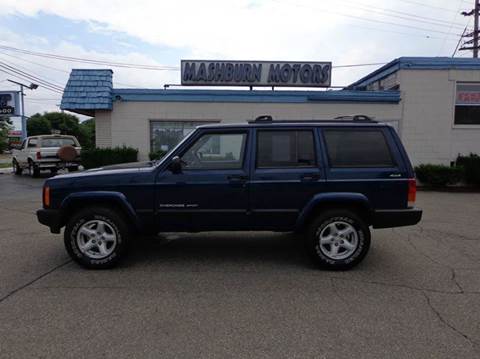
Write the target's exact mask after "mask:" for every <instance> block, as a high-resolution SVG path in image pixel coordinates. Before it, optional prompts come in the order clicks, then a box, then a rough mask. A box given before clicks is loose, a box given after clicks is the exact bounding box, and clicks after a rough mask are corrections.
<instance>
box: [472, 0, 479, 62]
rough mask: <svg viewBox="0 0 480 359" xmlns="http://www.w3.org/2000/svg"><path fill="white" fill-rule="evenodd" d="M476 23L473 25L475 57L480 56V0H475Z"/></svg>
mask: <svg viewBox="0 0 480 359" xmlns="http://www.w3.org/2000/svg"><path fill="white" fill-rule="evenodd" d="M474 11H475V15H474V16H475V24H474V25H473V57H474V58H476V59H477V58H478V37H479V36H480V33H479V32H478V15H479V13H480V2H479V0H475V8H474Z"/></svg>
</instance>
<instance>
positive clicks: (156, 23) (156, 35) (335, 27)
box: [0, 0, 463, 114]
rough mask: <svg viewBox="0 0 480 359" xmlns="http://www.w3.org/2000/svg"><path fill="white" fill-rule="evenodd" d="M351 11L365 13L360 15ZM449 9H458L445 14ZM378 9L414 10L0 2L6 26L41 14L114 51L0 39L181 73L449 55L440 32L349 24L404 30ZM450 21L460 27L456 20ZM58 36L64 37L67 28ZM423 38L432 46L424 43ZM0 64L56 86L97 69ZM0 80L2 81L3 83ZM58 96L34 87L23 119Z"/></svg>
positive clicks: (270, 3)
mask: <svg viewBox="0 0 480 359" xmlns="http://www.w3.org/2000/svg"><path fill="white" fill-rule="evenodd" d="M355 4H356V5H355ZM358 4H364V5H365V4H367V5H368V6H367V7H365V6H363V7H362V6H360V7H359V6H358ZM449 5H451V6H457V4H453V5H452V4H445V5H442V6H443V7H448V6H449ZM379 8H388V9H390V10H392V9H393V10H396V11H397V10H398V11H408V12H411V13H416V12H417V10H418V8H416V7H412V6H411V5H408V4H407V3H405V2H400V1H393V0H392V1H384V0H382V1H381V0H364V1H358V0H352V1H350V0H349V1H329V0H325V1H318V0H303V1H300V0H265V1H252V0H236V1H226V0H210V1H194V0H190V1H187V0H176V1H160V0H157V1H147V0H137V1H120V0H102V1H98V0H96V1H93V0H87V1H85V0H69V1H65V0H35V1H32V0H2V14H3V18H6V17H10V18H11V17H12V16H28V17H32V18H38V19H40V20H41V19H42V14H49V15H53V16H58V17H62V18H64V19H68V20H70V21H74V22H81V23H85V24H88V26H87V28H88V31H90V32H92V33H94V34H98V35H99V36H101V35H102V36H105V35H106V36H107V37H108V36H111V43H110V46H109V47H108V48H101V47H99V46H98V44H95V43H94V41H92V43H91V45H90V44H85V43H81V44H80V42H79V40H78V39H81V38H82V34H81V33H79V34H68V35H65V36H64V38H63V40H61V41H54V42H53V41H52V40H51V38H49V37H48V36H44V37H42V36H35V35H34V34H31V33H29V34H25V33H21V32H16V31H14V30H11V28H12V27H10V28H8V29H7V28H2V27H0V40H1V41H2V43H3V44H5V43H8V44H10V46H15V47H19V48H26V49H30V50H36V51H41V52H49V53H57V54H62V55H67V56H74V57H85V58H95V59H101V60H107V61H117V62H129V63H142V64H152V65H162V64H168V65H179V60H180V57H183V58H187V57H189V58H207V59H239V60H242V59H245V60H248V59H250V60H293V61H299V60H306V61H332V62H333V64H334V65H339V64H355V63H370V62H388V61H390V60H392V59H393V58H395V57H398V56H405V55H427V56H429V55H430V56H431V55H432V54H433V55H436V54H437V53H438V52H439V51H441V46H442V43H443V38H444V37H445V36H446V37H447V43H446V45H445V46H444V47H445V49H444V50H442V51H443V52H442V54H444V55H450V54H451V48H453V47H454V45H455V40H456V38H455V36H453V35H450V36H447V35H444V34H439V33H436V32H434V30H437V31H445V32H447V31H449V27H448V26H447V25H445V26H443V27H438V26H433V25H428V24H422V23H410V24H411V25H414V26H418V27H422V28H426V29H430V30H432V31H430V30H428V31H421V30H416V29H408V28H399V27H395V26H389V25H385V24H384V25H382V24H379V23H369V22H365V21H360V20H355V19H352V18H351V17H348V16H358V17H366V18H370V19H373V20H380V21H391V22H396V23H399V22H403V23H406V21H404V20H399V19H395V18H388V19H386V18H384V17H382V16H380V15H379V14H378V13H376V12H375V11H373V10H375V9H379ZM369 9H372V11H369ZM423 9H425V8H423ZM453 10H454V11H456V10H457V9H456V8H455V9H453ZM338 14H346V15H347V16H340V15H338ZM424 15H425V14H424ZM426 15H428V16H430V17H435V18H438V19H440V20H442V19H443V20H445V21H451V20H453V19H454V17H453V15H454V12H451V11H447V10H438V9H437V10H435V9H431V8H429V13H428V14H426ZM18 21H21V19H19V20H18ZM456 21H457V22H460V21H463V19H460V18H459V17H457V18H456ZM47 25H48V24H44V26H47ZM13 28H14V27H13ZM56 31H58V32H59V33H62V31H64V29H62V28H59V29H56ZM456 31H457V30H456V28H453V29H452V30H451V32H452V34H455V32H456ZM426 35H430V36H431V38H430V39H427V38H426ZM83 38H85V37H83ZM136 42H138V43H142V44H150V45H149V46H150V49H148V50H144V47H141V46H140V47H139V46H136ZM155 48H167V49H169V50H168V53H169V56H168V58H167V56H166V55H165V54H164V53H162V52H161V51H155V50H154V49H155ZM120 50H121V51H120ZM12 55H14V54H13V53H12ZM17 55H18V54H17ZM0 58H3V59H4V60H10V61H14V62H16V64H18V65H23V66H25V67H27V68H30V69H31V71H32V72H34V73H37V74H41V75H42V76H43V77H48V78H50V79H52V80H54V81H56V82H60V83H63V84H64V83H66V80H67V79H68V72H69V71H70V69H71V68H91V67H96V68H101V67H102V66H92V65H88V64H77V63H67V62H62V61H57V60H50V59H48V60H47V59H44V58H37V57H24V56H22V58H24V59H25V60H29V61H33V62H36V63H37V64H39V65H35V64H31V63H25V62H23V61H22V60H15V59H11V58H8V57H6V56H5V55H2V54H0ZM45 66H49V67H53V68H55V70H53V69H49V68H46V67H45ZM374 69H375V67H373V68H372V67H365V68H346V69H335V70H334V72H333V78H332V80H333V84H334V85H347V84H349V83H351V82H353V81H354V80H356V79H358V78H359V77H361V76H363V75H365V74H366V73H368V72H370V71H372V70H374ZM4 78H5V76H4V74H2V77H0V80H2V79H4ZM178 82H179V73H178V72H167V71H141V70H136V69H120V68H116V69H115V68H114V83H115V86H116V87H128V86H133V87H152V88H160V87H161V86H163V84H165V83H178ZM3 84H4V83H2V85H3ZM56 97H58V98H59V97H60V95H58V94H53V93H50V92H48V91H47V90H45V89H42V88H41V87H40V88H39V89H38V90H36V91H35V92H32V93H31V94H29V96H28V97H27V109H28V113H29V114H32V113H34V112H37V111H45V110H54V109H57V107H56V106H55V103H56V102H55V101H54V100H53V99H52V100H46V101H45V100H38V101H37V102H35V100H30V98H32V99H34V98H48V99H50V98H56ZM57 103H58V102H57Z"/></svg>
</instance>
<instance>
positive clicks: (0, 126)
mask: <svg viewBox="0 0 480 359" xmlns="http://www.w3.org/2000/svg"><path fill="white" fill-rule="evenodd" d="M11 128H12V121H11V120H10V118H9V117H0V153H3V151H5V150H6V149H7V147H8V131H9V130H10V129H11Z"/></svg>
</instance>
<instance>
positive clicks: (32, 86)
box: [8, 80, 38, 141]
mask: <svg viewBox="0 0 480 359" xmlns="http://www.w3.org/2000/svg"><path fill="white" fill-rule="evenodd" d="M8 81H9V82H11V83H14V84H15V85H18V86H20V102H21V106H20V107H21V108H22V114H21V115H20V117H21V119H22V141H23V140H24V139H25V137H27V116H26V115H25V100H24V98H23V97H24V96H25V94H24V92H23V88H24V87H26V88H27V89H30V90H35V89H36V88H38V85H37V84H34V83H31V84H30V85H25V84H22V83H20V82H17V81H13V80H8Z"/></svg>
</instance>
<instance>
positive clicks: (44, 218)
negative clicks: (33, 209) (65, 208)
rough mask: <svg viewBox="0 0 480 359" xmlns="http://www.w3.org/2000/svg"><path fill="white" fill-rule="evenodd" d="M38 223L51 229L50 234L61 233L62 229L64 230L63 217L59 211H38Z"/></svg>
mask: <svg viewBox="0 0 480 359" xmlns="http://www.w3.org/2000/svg"><path fill="white" fill-rule="evenodd" d="M37 218H38V221H39V222H40V223H41V224H43V225H45V226H47V227H50V232H52V233H60V228H62V220H61V219H62V216H61V214H60V211H59V210H58V209H39V210H38V211H37Z"/></svg>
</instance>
